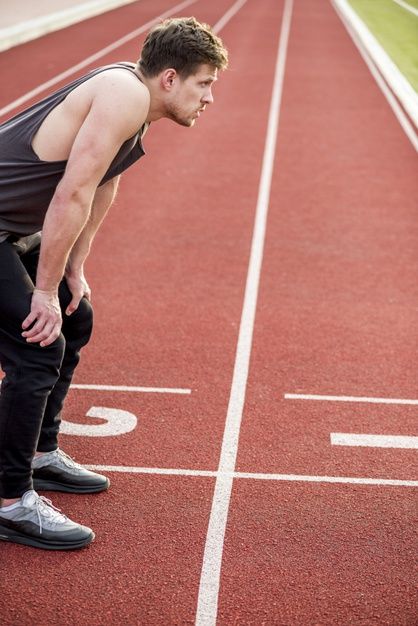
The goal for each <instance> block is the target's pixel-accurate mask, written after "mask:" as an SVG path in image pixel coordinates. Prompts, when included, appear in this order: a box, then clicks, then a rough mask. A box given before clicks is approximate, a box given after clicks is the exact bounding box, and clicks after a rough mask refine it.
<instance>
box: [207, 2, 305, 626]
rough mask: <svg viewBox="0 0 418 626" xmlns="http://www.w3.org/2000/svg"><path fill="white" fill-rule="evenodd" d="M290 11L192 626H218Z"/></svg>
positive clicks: (284, 28) (287, 7)
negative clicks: (232, 492)
mask: <svg viewBox="0 0 418 626" xmlns="http://www.w3.org/2000/svg"><path fill="white" fill-rule="evenodd" d="M292 7H293V0H286V2H285V6H284V12H283V19H282V26H281V32H280V36H279V44H278V53H277V61H276V70H275V76H274V83H273V93H272V98H271V103H270V112H269V119H268V127H267V135H266V142H265V148H264V156H263V164H262V170H261V178H260V184H259V191H258V200H257V208H256V217H255V225H254V232H253V239H252V243H251V252H250V260H249V266H248V274H247V282H246V287H245V295H244V304H243V309H242V315H241V323H240V330H239V336H238V345H237V351H236V357H235V364H234V372H233V379H232V386H231V393H230V398H229V403H228V410H227V416H226V422H225V430H224V436H223V440H222V449H221V455H220V461H219V468H218V470H219V471H218V474H217V477H216V483H215V489H214V496H213V501H212V507H211V513H210V518H209V526H208V532H207V536H206V542H205V550H204V556H203V565H202V574H201V578H200V584H199V595H198V605H197V612H196V621H195V624H196V626H215V624H216V617H217V610H218V597H219V584H220V573H221V565H222V553H223V545H224V537H225V530H226V523H227V518H228V511H229V503H230V497H231V491H232V484H233V478H234V474H233V471H234V469H235V463H236V456H237V450H238V439H239V433H240V428H241V420H242V412H243V407H244V399H245V391H246V385H247V378H248V368H249V361H250V355H251V345H252V336H253V330H254V321H255V311H256V305H257V297H258V288H259V282H260V274H261V264H262V258H263V249H264V239H265V231H266V221H267V213H268V205H269V197H270V187H271V180H272V172H273V163H274V156H275V150H276V137H277V131H278V123H279V114H280V103H281V94H282V85H283V77H284V68H285V61H286V50H287V42H288V38H289V30H290V20H291V14H292Z"/></svg>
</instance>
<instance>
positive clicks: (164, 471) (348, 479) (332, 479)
mask: <svg viewBox="0 0 418 626" xmlns="http://www.w3.org/2000/svg"><path fill="white" fill-rule="evenodd" d="M84 467H86V468H87V469H90V470H93V471H96V472H117V473H122V474H152V475H154V474H155V475H164V476H197V477H203V478H217V477H218V476H220V475H222V476H223V477H224V478H227V479H234V478H238V479H240V478H241V479H248V480H266V481H269V480H271V481H279V482H301V483H333V484H342V485H380V486H386V487H418V480H399V479H396V478H358V477H356V476H309V475H305V474H262V473H253V472H217V471H210V470H191V469H169V468H165V467H163V468H160V467H131V466H125V465H85V466H84Z"/></svg>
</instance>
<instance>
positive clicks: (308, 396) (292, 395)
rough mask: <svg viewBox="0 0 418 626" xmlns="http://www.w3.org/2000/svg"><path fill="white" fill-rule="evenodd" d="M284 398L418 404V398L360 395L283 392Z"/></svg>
mask: <svg viewBox="0 0 418 626" xmlns="http://www.w3.org/2000/svg"><path fill="white" fill-rule="evenodd" d="M284 398H285V400H321V401H324V402H369V403H371V404H412V405H418V400H405V399H400V398H368V397H362V396H320V395H313V394H302V393H285V394H284Z"/></svg>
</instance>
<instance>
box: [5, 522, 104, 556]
mask: <svg viewBox="0 0 418 626" xmlns="http://www.w3.org/2000/svg"><path fill="white" fill-rule="evenodd" d="M94 538H95V534H94V533H93V532H92V533H91V535H89V536H88V537H86V538H85V539H82V540H80V541H72V542H70V541H57V542H53V541H42V539H36V538H35V537H29V536H28V535H23V534H21V533H17V532H16V531H13V530H11V529H10V528H6V527H4V526H2V525H1V524H0V541H10V542H12V543H20V544H22V545H25V546H31V547H32V548H42V549H44V550H78V549H80V548H84V547H85V546H88V545H89V544H90V543H91V542H92V541H93V540H94Z"/></svg>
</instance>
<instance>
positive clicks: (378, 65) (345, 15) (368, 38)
mask: <svg viewBox="0 0 418 626" xmlns="http://www.w3.org/2000/svg"><path fill="white" fill-rule="evenodd" d="M331 3H332V4H333V6H334V8H335V11H336V13H337V15H338V16H339V17H340V19H341V21H342V23H343V24H344V27H345V29H346V30H347V32H348V34H349V35H350V37H351V39H352V40H353V42H354V45H355V46H356V48H357V50H358V51H359V53H360V55H361V56H362V58H363V60H364V62H365V63H366V65H367V67H368V68H369V71H370V73H371V74H372V76H373V78H374V79H375V81H376V83H377V84H378V86H379V88H380V90H381V91H382V93H383V95H384V96H385V98H386V100H387V102H388V104H389V105H390V107H391V108H392V111H393V112H394V114H395V116H396V118H397V119H398V122H399V123H400V125H401V126H402V128H403V130H404V131H405V134H406V135H407V137H408V139H409V140H410V142H411V143H412V145H413V147H414V148H415V150H416V151H418V135H417V133H416V130H415V127H418V96H417V94H416V92H415V91H414V89H413V88H412V85H411V84H410V83H409V82H408V81H407V80H406V78H405V77H404V76H403V75H402V74H401V72H400V71H399V70H398V68H397V67H396V65H395V64H394V63H393V61H392V60H391V59H390V58H389V56H388V55H387V54H386V52H385V51H384V49H383V48H382V46H381V45H380V44H379V43H378V42H377V40H376V38H375V37H374V36H373V35H372V34H371V32H370V31H369V30H368V28H367V27H366V25H365V24H364V22H362V21H361V20H360V18H359V17H358V15H357V13H356V12H355V11H354V9H352V8H351V6H350V5H349V4H348V2H347V0H331ZM383 77H384V78H383ZM386 81H387V82H386ZM388 85H390V87H388ZM391 90H393V92H394V93H395V94H396V96H397V98H398V99H399V100H400V101H401V102H402V105H403V107H404V108H405V110H406V111H407V112H408V115H409V116H410V118H411V120H412V121H413V124H414V125H415V127H414V126H413V124H411V122H410V121H409V119H408V117H407V116H406V115H405V113H404V111H403V109H402V107H401V106H400V105H399V103H398V101H397V99H396V98H395V96H394V95H393V93H392V91H391Z"/></svg>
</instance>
